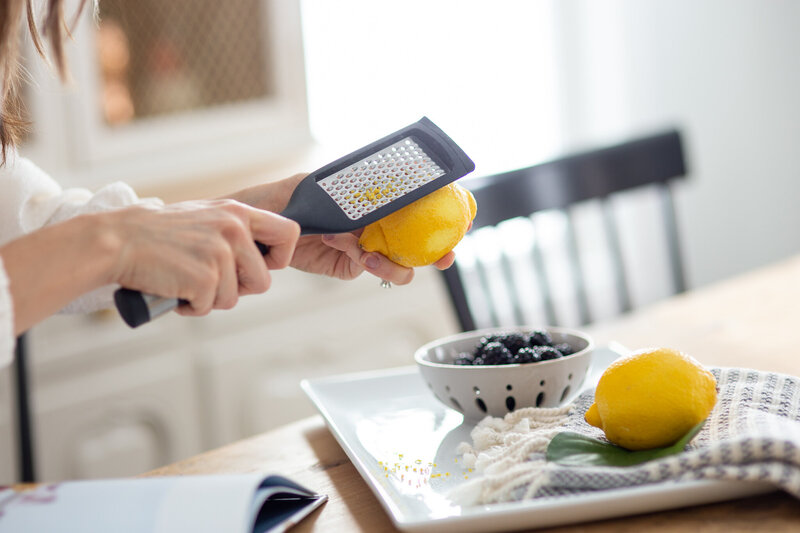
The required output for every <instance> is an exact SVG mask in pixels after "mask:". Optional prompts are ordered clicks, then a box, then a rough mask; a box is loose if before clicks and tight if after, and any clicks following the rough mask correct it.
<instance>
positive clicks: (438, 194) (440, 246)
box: [358, 183, 477, 268]
mask: <svg viewBox="0 0 800 533" xmlns="http://www.w3.org/2000/svg"><path fill="white" fill-rule="evenodd" d="M476 212H477V205H476V203H475V198H474V197H473V196H472V193H471V192H469V191H468V190H467V189H465V188H464V187H461V186H460V185H458V184H457V183H450V184H448V185H446V186H444V187H442V188H440V189H437V190H435V191H433V192H432V193H430V194H428V195H426V196H423V197H422V198H420V199H419V200H417V201H415V202H413V203H411V204H409V205H407V206H405V207H403V208H401V209H398V210H397V211H395V212H394V213H391V214H389V215H387V216H385V217H384V218H382V219H380V220H378V221H376V222H373V223H372V224H370V225H368V226H367V227H365V228H364V231H363V232H362V233H361V236H360V238H359V240H358V244H359V245H360V246H361V248H362V249H363V250H364V251H366V252H379V253H381V254H383V255H385V256H386V257H388V258H389V259H391V260H392V261H394V262H395V263H397V264H400V265H403V266H405V267H409V268H413V267H419V266H425V265H430V264H432V263H435V262H436V261H438V260H439V259H441V258H442V257H444V256H445V254H447V253H448V252H449V251H450V250H452V249H453V248H454V247H455V246H456V244H458V242H459V241H460V240H461V239H462V238H464V235H465V234H466V233H467V230H469V228H470V225H471V223H472V220H473V219H474V218H475V213H476Z"/></svg>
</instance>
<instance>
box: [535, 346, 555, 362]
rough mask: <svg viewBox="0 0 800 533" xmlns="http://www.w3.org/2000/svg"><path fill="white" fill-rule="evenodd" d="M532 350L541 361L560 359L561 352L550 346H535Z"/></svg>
mask: <svg viewBox="0 0 800 533" xmlns="http://www.w3.org/2000/svg"><path fill="white" fill-rule="evenodd" d="M534 350H536V352H537V353H538V354H539V357H541V359H542V361H550V360H552V359H558V358H559V357H561V352H559V351H558V350H556V349H555V348H553V347H552V346H535V347H534Z"/></svg>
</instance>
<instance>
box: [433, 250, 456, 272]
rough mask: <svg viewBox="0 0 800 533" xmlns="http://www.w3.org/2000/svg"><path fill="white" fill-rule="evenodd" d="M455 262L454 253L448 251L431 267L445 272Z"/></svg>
mask: <svg viewBox="0 0 800 533" xmlns="http://www.w3.org/2000/svg"><path fill="white" fill-rule="evenodd" d="M455 262H456V254H455V252H452V251H450V252H447V253H446V254H445V255H444V257H442V258H441V259H439V260H438V261H436V262H435V263H434V264H433V266H435V267H436V268H438V269H439V270H447V269H448V268H450V267H451V266H453V263H455Z"/></svg>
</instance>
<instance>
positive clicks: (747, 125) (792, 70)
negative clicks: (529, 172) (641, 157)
mask: <svg viewBox="0 0 800 533" xmlns="http://www.w3.org/2000/svg"><path fill="white" fill-rule="evenodd" d="M99 5H100V18H99V21H97V22H94V21H92V20H91V17H90V16H89V14H88V13H85V14H84V15H85V16H84V17H83V20H81V21H80V23H79V25H78V27H77V29H76V31H75V34H74V41H73V42H71V43H70V44H69V45H68V52H69V57H70V71H71V73H72V77H73V80H72V82H71V83H70V84H68V85H67V86H63V85H62V84H60V83H59V81H58V80H57V78H56V76H55V75H54V74H53V72H52V71H51V69H50V68H49V67H48V66H47V65H46V64H45V63H44V62H43V61H42V60H40V59H39V58H37V57H36V56H35V54H33V53H32V52H31V51H30V46H29V44H30V43H28V42H26V45H27V48H28V54H27V55H28V57H27V58H26V67H27V69H28V70H29V72H30V78H31V82H30V83H29V84H28V85H27V86H26V89H25V92H24V94H23V99H24V102H25V105H26V109H27V113H28V115H29V117H30V119H31V120H32V122H33V124H34V128H33V130H32V132H31V133H30V135H29V136H28V138H27V139H26V141H25V144H24V146H23V148H22V149H21V151H22V153H23V155H26V156H27V157H29V158H30V159H32V160H34V161H35V162H36V163H38V164H39V165H40V166H41V167H43V168H44V169H45V170H46V171H48V172H49V173H50V174H51V175H53V176H54V177H55V178H56V179H57V180H58V181H59V182H61V183H62V185H64V186H65V187H72V186H75V187H87V188H91V189H95V188H97V187H99V186H101V185H103V184H105V183H109V182H111V181H116V180H123V181H126V182H128V183H130V184H131V185H132V186H133V187H134V188H135V189H136V190H137V191H138V192H139V193H140V195H142V196H159V197H162V198H164V199H166V200H167V201H177V200H184V199H191V198H208V197H214V196H219V195H222V194H225V193H226V192H232V191H235V190H238V189H240V188H243V187H246V186H249V185H252V184H254V183H258V182H262V181H265V180H274V179H279V178H282V177H286V176H288V175H290V174H293V173H295V172H300V171H310V170H313V169H314V168H317V167H319V166H321V165H322V164H324V163H327V162H329V161H331V160H333V159H335V158H336V157H338V156H341V155H343V154H345V153H347V152H349V151H351V150H353V149H355V148H358V147H360V146H362V145H363V144H366V143H368V142H371V141H373V140H375V139H377V138H379V137H381V136H383V135H385V134H387V133H389V132H391V131H394V130H395V129H398V128H400V127H402V126H405V125H406V124H408V123H411V122H413V121H415V120H417V119H418V118H420V117H421V116H423V115H427V116H428V117H430V118H431V119H432V120H433V121H434V122H436V123H437V124H438V125H439V126H440V127H442V129H444V130H445V131H446V132H448V134H450V136H451V137H452V138H453V139H454V140H456V142H458V143H459V144H460V145H461V146H462V148H464V150H465V151H466V152H467V153H468V154H469V155H470V156H471V157H472V159H473V160H474V161H475V162H476V166H477V168H476V171H475V175H486V174H491V173H493V172H499V171H504V170H511V169H515V168H519V167H524V166H527V165H532V164H535V163H538V162H542V161H545V160H547V159H550V158H554V157H558V156H561V155H563V154H566V153H570V152H573V151H575V150H581V149H584V148H589V147H595V146H602V145H605V144H609V143H615V142H618V141H623V140H625V139H628V138H631V137H634V136H638V135H646V134H649V133H651V132H654V131H659V130H663V129H665V128H677V129H678V130H680V132H681V134H682V136H683V140H684V147H685V150H686V152H687V154H686V155H687V160H688V167H689V172H688V179H687V180H685V181H684V182H682V183H681V184H680V185H679V186H678V187H677V189H676V194H677V198H676V209H677V217H678V224H679V230H680V237H681V241H682V243H683V247H684V249H683V251H684V256H685V257H684V260H685V267H686V271H687V278H688V284H689V286H690V287H693V288H695V287H701V286H704V285H706V284H709V283H712V282H714V281H717V280H720V279H724V278H727V277H730V276H733V275H736V274H738V273H742V272H746V271H747V270H750V269H753V268H756V267H758V266H760V265H764V264H767V263H770V262H773V261H776V260H779V259H781V258H785V257H788V256H790V255H792V254H795V253H797V251H798V243H800V210H798V209H797V208H796V203H797V199H798V198H800V179H798V178H800V160H798V153H799V152H798V150H797V145H798V143H800V105H798V102H797V95H798V94H800V64H798V61H800V60H798V57H797V54H796V53H795V52H794V50H797V49H798V46H800V34H798V32H797V30H796V21H797V20H800V4H798V3H796V2H793V1H792V0H774V1H772V2H769V3H764V2H761V1H759V0H707V1H704V2H694V1H691V0H673V1H672V2H668V3H665V2H659V1H657V0H604V1H602V2H598V1H590V0H558V1H557V0H535V1H532V0H500V1H497V2H492V3H491V4H489V3H487V2H480V1H477V0H439V1H437V2H430V1H423V0H407V1H405V2H402V3H399V4H398V3H388V2H374V1H368V0H339V1H337V2H326V1H324V0H301V1H300V0H298V1H293V0H272V1H270V0H229V1H227V2H216V1H213V0H158V1H157V0H140V1H138V2H125V1H123V0H101V1H100V4H99ZM68 13H69V11H68ZM648 202H649V200H648V199H647V198H641V199H639V200H638V201H637V202H636V204H635V205H631V206H630V207H628V212H627V215H626V216H627V217H628V220H629V221H631V223H632V225H633V226H639V232H640V234H641V235H640V236H643V239H642V247H641V248H640V250H639V252H638V254H639V255H641V256H645V255H648V254H651V253H655V252H652V251H651V250H650V248H648V243H647V241H648V239H647V231H646V228H647V225H646V224H644V225H640V224H638V221H639V219H640V218H641V217H644V216H646V215H647V214H648V212H649V211H652V209H653V207H652V205H651V204H648ZM479 208H480V207H479ZM642 228H644V229H642ZM644 279H646V281H647V282H646V283H644V284H643V286H644V289H643V294H642V295H640V296H639V302H638V303H640V304H647V303H649V302H653V301H656V300H658V299H659V298H660V297H663V294H662V293H661V290H660V289H659V288H658V283H657V282H655V281H653V282H652V283H651V282H650V280H649V278H644ZM378 285H379V281H378V280H376V279H370V278H368V277H367V276H364V277H363V279H359V280H356V281H354V282H347V283H345V282H338V281H333V280H328V279H322V278H318V277H314V276H310V275H306V274H302V273H299V272H293V271H282V272H279V273H277V274H276V276H275V282H274V283H273V288H272V289H271V290H270V291H269V292H268V293H267V294H265V295H262V296H258V297H250V298H245V299H244V300H243V301H242V302H241V303H240V305H239V306H238V307H237V308H236V309H235V310H232V311H229V312H215V313H212V314H211V315H210V316H208V317H204V318H200V319H186V318H180V317H177V316H169V317H166V318H163V319H161V320H158V321H156V322H154V323H152V324H149V325H147V326H146V327H143V328H140V329H139V330H136V331H132V330H129V329H128V328H127V327H126V326H124V325H123V324H122V323H121V321H120V320H119V318H118V317H117V316H116V314H115V313H114V312H107V313H98V314H94V315H90V316H57V317H54V318H52V319H49V320H48V321H46V322H45V323H43V324H41V325H39V326H37V327H36V328H34V329H33V330H32V332H31V335H30V364H31V372H32V391H33V398H32V400H33V409H34V430H35V432H34V435H35V440H36V450H35V454H36V462H37V471H38V472H37V474H38V477H39V478H40V479H46V480H58V479H74V478H87V477H101V476H117V475H131V474H137V473H141V472H144V471H147V470H149V469H152V468H155V467H157V466H160V465H163V464H165V463H168V462H172V461H175V460H178V459H181V458H185V457H188V456H190V455H192V454H195V453H198V452H200V451H203V450H207V449H210V448H213V447H217V446H220V445H223V444H226V443H228V442H231V441H234V440H238V439H241V438H244V437H246V436H249V435H253V434H256V433H258V432H261V431H265V430H268V429H270V428H273V427H276V426H278V425H281V424H284V423H287V422H290V421H292V420H295V419H298V418H302V417H305V416H308V415H310V414H312V413H313V412H314V410H313V407H312V406H311V404H310V403H309V402H308V400H306V399H305V397H304V395H303V393H302V392H301V390H300V388H299V381H300V380H301V379H303V378H313V377H318V376H323V375H331V374H336V373H342V372H350V371H360V370H369V369H375V368H383V367H391V366H399V365H407V364H412V363H413V352H414V350H415V349H416V348H417V347H418V346H420V345H421V344H423V343H425V342H427V341H430V340H432V339H435V338H437V337H440V336H443V335H447V334H450V333H454V332H456V331H457V330H458V326H457V322H456V320H455V317H454V314H453V311H452V309H451V306H450V303H449V301H448V298H447V295H446V293H445V291H444V287H443V285H442V283H441V280H440V279H439V275H438V273H437V272H436V271H433V270H432V269H419V270H418V271H417V276H416V279H415V282H414V283H412V284H411V285H409V286H407V287H395V288H393V289H392V290H391V291H384V290H380V289H379V287H378ZM12 391H13V387H12V385H11V379H10V372H9V371H8V370H5V371H4V372H3V373H2V381H0V392H2V395H0V399H1V401H2V403H3V404H4V405H5V406H4V408H3V409H2V410H0V435H2V438H0V457H2V462H1V463H0V480H1V481H4V482H8V481H13V480H15V479H16V476H17V466H16V444H15V441H14V430H13V423H14V414H13V408H12V403H13V402H12V400H11V394H12Z"/></svg>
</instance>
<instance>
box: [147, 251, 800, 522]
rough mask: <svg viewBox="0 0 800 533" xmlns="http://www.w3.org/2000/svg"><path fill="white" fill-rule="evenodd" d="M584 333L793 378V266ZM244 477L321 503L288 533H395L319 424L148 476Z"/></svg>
mask: <svg viewBox="0 0 800 533" xmlns="http://www.w3.org/2000/svg"><path fill="white" fill-rule="evenodd" d="M589 329H590V332H591V334H592V335H593V336H594V338H595V340H596V341H597V343H598V344H599V345H602V344H604V343H607V342H609V341H612V340H615V341H618V342H621V343H622V344H624V345H626V346H628V347H630V348H643V347H647V346H669V347H674V348H678V349H681V350H683V351H685V352H687V353H689V354H690V355H692V356H694V357H695V358H697V359H698V360H700V361H701V362H702V363H704V364H706V365H720V366H741V367H750V368H757V369H761V370H771V371H777V372H784V373H787V374H792V375H800V256H797V257H794V258H792V259H789V260H787V261H784V262H781V263H779V264H776V265H772V266H769V267H766V268H764V269H761V270H758V271H755V272H752V273H749V274H746V275H744V276H741V277H738V278H735V279H731V280H728V281H724V282H721V283H718V284H715V285H713V286H709V287H707V288H703V289H700V290H696V291H691V292H688V293H684V294H682V295H679V296H677V297H675V298H672V299H670V300H667V301H664V302H662V303H659V304H657V305H654V306H652V307H649V308H646V309H643V310H640V311H636V312H634V313H633V314H630V315H627V316H625V317H622V318H620V319H618V320H614V321H612V322H609V323H605V324H600V325H596V326H593V327H591V328H589ZM243 472H264V473H267V472H272V473H280V474H282V475H286V476H288V477H290V478H292V479H294V480H295V481H297V482H299V483H301V484H304V485H306V486H307V487H309V488H312V489H314V490H316V491H319V492H322V493H326V494H328V496H329V498H330V500H329V501H328V503H327V504H326V505H325V506H323V507H322V509H320V510H317V511H315V512H314V513H313V514H312V515H311V516H310V517H309V518H307V519H306V520H305V521H304V522H302V523H301V524H300V525H299V526H298V527H297V528H296V529H295V530H293V531H297V532H305V531H325V532H330V531H342V532H345V531H346V532H353V531H363V532H369V533H377V532H384V531H386V532H393V531H397V529H396V528H394V526H393V525H392V524H391V521H390V520H389V517H388V515H386V513H385V512H384V511H383V508H382V507H381V505H380V503H379V502H378V500H377V498H376V497H375V496H374V495H373V494H372V492H371V491H370V489H369V487H368V486H367V484H366V483H365V482H364V481H363V480H362V479H361V477H360V476H359V474H358V472H357V471H356V469H355V468H354V467H353V465H352V464H351V463H350V461H349V460H348V458H347V456H346V455H345V453H344V451H343V450H342V448H341V447H340V446H339V445H338V443H337V442H336V440H335V439H334V437H333V435H332V434H331V433H330V432H329V431H328V429H327V426H326V425H325V422H324V421H323V419H322V418H321V417H319V416H313V417H310V418H307V419H305V420H301V421H298V422H295V423H293V424H290V425H287V426H284V427H281V428H279V429H276V430H273V431H270V432H267V433H264V434H262V435H259V436H256V437H253V438H250V439H247V440H243V441H240V442H236V443H234V444H231V445H229V446H226V447H223V448H220V449H217V450H213V451H210V452H207V453H204V454H201V455H198V456H196V457H192V458H190V459H186V460H184V461H180V462H178V463H175V464H172V465H168V466H165V467H163V468H160V469H158V470H155V471H153V472H149V473H148V474H146V475H154V476H162V475H190V474H213V473H243ZM538 531H581V532H598V533H599V532H628V531H630V532H634V531H635V532H640V531H648V532H653V531H655V532H668V531H669V532H671V531H693V532H730V531H769V532H780V531H800V502H798V501H797V500H795V499H794V498H792V497H790V496H788V495H786V494H785V493H782V492H775V493H771V494H766V495H762V496H757V497H751V498H744V499H740V500H735V501H731V502H725V503H719V504H711V505H703V506H697V507H690V508H684V509H677V510H672V511H664V512H657V513H650V514H645V515H639V516H634V517H626V518H619V519H611V520H604V521H598V522H593V523H585V524H578V525H574V526H563V527H558V528H550V529H546V530H538Z"/></svg>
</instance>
